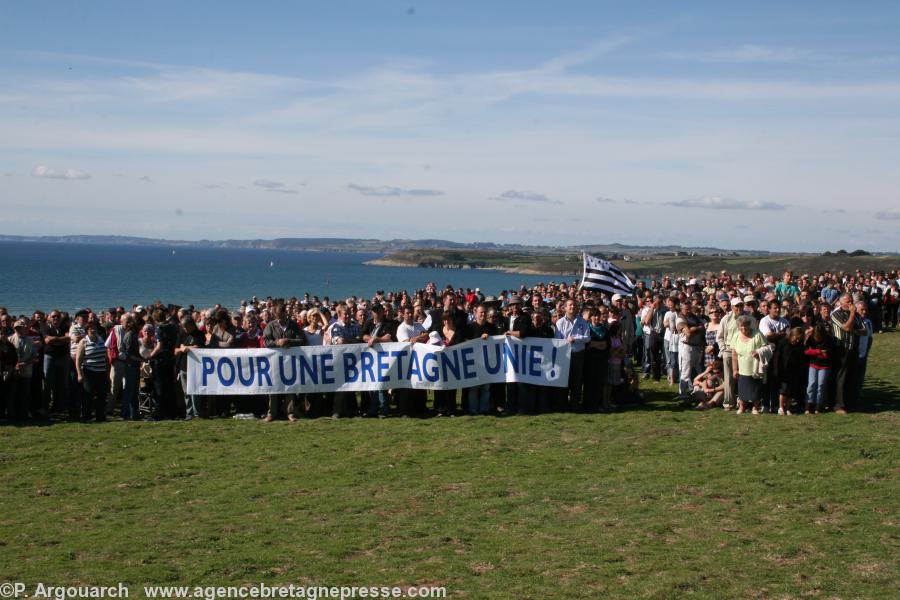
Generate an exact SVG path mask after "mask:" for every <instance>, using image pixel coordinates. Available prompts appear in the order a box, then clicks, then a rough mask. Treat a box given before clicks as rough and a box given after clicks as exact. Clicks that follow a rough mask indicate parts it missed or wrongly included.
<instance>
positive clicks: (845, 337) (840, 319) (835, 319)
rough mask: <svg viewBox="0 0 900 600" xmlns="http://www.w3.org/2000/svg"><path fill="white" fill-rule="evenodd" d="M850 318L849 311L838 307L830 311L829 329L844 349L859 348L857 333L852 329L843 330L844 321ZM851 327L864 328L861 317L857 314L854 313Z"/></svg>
mask: <svg viewBox="0 0 900 600" xmlns="http://www.w3.org/2000/svg"><path fill="white" fill-rule="evenodd" d="M849 318H850V311H849V310H844V309H842V308H839V309H837V310H835V311H833V312H832V313H831V331H832V334H833V335H834V339H836V340H837V341H838V342H839V343H840V344H841V346H842V347H843V348H844V349H845V350H858V349H859V335H858V334H856V333H855V332H853V331H844V323H846V322H847V319H849ZM853 329H855V330H857V331H858V330H860V329H865V326H864V325H863V322H862V319H861V318H860V316H859V315H858V314H856V315H854V319H853Z"/></svg>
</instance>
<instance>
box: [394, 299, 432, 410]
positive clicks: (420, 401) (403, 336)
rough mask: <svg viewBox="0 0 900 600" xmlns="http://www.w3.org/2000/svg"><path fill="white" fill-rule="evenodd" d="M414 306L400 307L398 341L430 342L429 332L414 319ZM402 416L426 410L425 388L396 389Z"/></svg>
mask: <svg viewBox="0 0 900 600" xmlns="http://www.w3.org/2000/svg"><path fill="white" fill-rule="evenodd" d="M413 313H414V310H413V307H412V306H410V305H408V304H407V305H405V306H404V307H403V308H401V309H400V316H401V318H402V319H403V322H402V323H400V325H398V326H397V341H398V342H409V343H411V344H425V343H427V342H428V332H427V331H425V327H423V326H422V324H421V323H419V322H418V321H414V320H413ZM394 396H395V397H396V398H397V406H398V408H399V409H400V416H401V417H412V416H415V415H420V414H422V413H423V412H424V411H425V401H426V399H427V392H426V391H425V390H394Z"/></svg>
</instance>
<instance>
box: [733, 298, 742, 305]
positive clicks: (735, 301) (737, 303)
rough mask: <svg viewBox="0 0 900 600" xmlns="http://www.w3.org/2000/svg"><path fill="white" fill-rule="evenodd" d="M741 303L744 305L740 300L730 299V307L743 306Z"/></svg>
mask: <svg viewBox="0 0 900 600" xmlns="http://www.w3.org/2000/svg"><path fill="white" fill-rule="evenodd" d="M743 303H744V301H743V300H741V299H740V298H732V299H731V305H732V306H737V305H739V304H743Z"/></svg>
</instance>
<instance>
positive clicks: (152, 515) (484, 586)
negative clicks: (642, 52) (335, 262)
mask: <svg viewBox="0 0 900 600" xmlns="http://www.w3.org/2000/svg"><path fill="white" fill-rule="evenodd" d="M898 357H900V333H889V334H882V335H880V336H878V337H877V339H876V344H875V348H874V355H873V357H872V360H871V362H870V371H869V387H868V389H867V395H868V397H869V398H870V399H871V400H872V401H873V402H874V406H875V408H876V409H877V411H876V412H871V413H855V414H850V415H847V416H843V417H842V416H838V415H833V414H825V415H821V416H818V417H804V416H793V417H778V416H773V415H761V416H752V415H742V416H737V415H735V414H733V413H724V412H722V411H715V412H707V413H696V412H691V411H685V410H683V409H682V408H681V407H679V406H678V405H676V404H675V403H673V402H672V401H671V397H672V395H673V394H672V392H671V391H670V390H669V389H667V388H664V387H662V386H658V387H654V388H650V389H648V397H649V400H650V401H649V403H648V404H647V405H646V406H644V407H642V408H641V409H635V410H626V411H622V412H618V413H614V414H610V415H590V416H589V415H545V416H540V417H524V418H519V417H512V418H506V419H496V418H491V417H482V418H475V419H471V418H468V417H459V418H455V419H446V418H445V419H429V420H407V419H403V420H401V419H389V420H386V421H372V420H362V419H353V420H341V421H331V420H330V419H324V420H318V421H303V422H299V423H294V424H289V423H287V422H281V423H273V424H263V423H255V422H241V421H231V420H211V421H192V422H188V423H184V422H169V423H123V422H111V423H107V424H104V425H82V424H58V425H53V426H49V427H23V428H14V427H4V428H2V429H0V438H2V448H3V449H2V454H0V456H2V462H0V473H2V481H3V488H2V502H0V506H2V515H0V574H2V577H0V579H2V580H4V581H24V582H31V583H34V582H38V581H43V582H46V583H54V584H72V583H79V582H80V583H85V584H87V583H90V584H108V583H113V582H118V581H123V582H126V583H130V584H134V585H139V584H142V583H154V584H175V583H177V584H189V585H199V584H212V585H227V584H239V583H250V582H258V581H264V582H267V583H292V582H293V583H298V584H310V583H315V584H337V585H394V584H398V585H408V584H432V585H445V586H447V589H448V597H450V598H600V597H621V598H670V597H678V596H682V595H690V596H693V597H708V598H773V597H776V598H780V597H818V598H876V597H877V598H896V597H900V583H898V577H897V572H898V567H900V564H898V556H900V486H898V475H900V464H898V461H897V448H898V442H900V433H898V432H900V420H898V416H900V412H898V410H900V359H898Z"/></svg>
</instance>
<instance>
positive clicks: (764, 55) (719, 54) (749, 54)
mask: <svg viewBox="0 0 900 600" xmlns="http://www.w3.org/2000/svg"><path fill="white" fill-rule="evenodd" d="M662 56H663V58H668V59H670V60H688V61H697V62H748V63H749V62H784V63H789V62H801V61H808V60H812V59H815V58H822V56H821V55H820V54H818V53H815V52H812V51H810V50H804V49H802V48H792V47H776V46H761V45H757V44H743V45H741V46H738V47H737V48H719V49H715V50H700V51H688V52H665V53H663V54H662Z"/></svg>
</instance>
